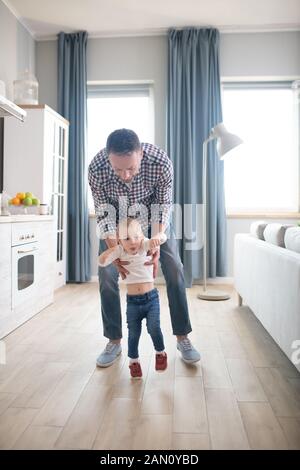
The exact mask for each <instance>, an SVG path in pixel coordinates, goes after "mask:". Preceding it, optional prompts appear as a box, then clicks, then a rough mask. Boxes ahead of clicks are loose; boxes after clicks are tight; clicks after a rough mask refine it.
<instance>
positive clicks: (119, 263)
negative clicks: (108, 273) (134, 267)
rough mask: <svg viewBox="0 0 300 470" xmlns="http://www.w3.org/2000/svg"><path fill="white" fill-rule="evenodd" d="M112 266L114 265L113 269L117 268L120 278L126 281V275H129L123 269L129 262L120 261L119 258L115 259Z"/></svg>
mask: <svg viewBox="0 0 300 470" xmlns="http://www.w3.org/2000/svg"><path fill="white" fill-rule="evenodd" d="M113 264H114V265H115V267H116V268H117V270H118V271H119V273H120V274H121V277H122V279H123V281H124V279H126V275H127V274H129V271H128V270H127V269H126V268H125V265H126V264H130V263H129V261H121V260H120V258H117V259H116V260H115V261H114V262H113Z"/></svg>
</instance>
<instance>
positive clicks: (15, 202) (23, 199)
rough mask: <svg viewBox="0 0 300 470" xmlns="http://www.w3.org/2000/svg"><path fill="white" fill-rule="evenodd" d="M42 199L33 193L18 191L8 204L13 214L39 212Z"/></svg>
mask: <svg viewBox="0 0 300 470" xmlns="http://www.w3.org/2000/svg"><path fill="white" fill-rule="evenodd" d="M39 205H40V200H39V199H38V198H37V197H35V196H34V195H33V194H32V193H30V192H27V193H17V194H16V195H15V196H14V197H13V198H11V199H9V201H8V206H9V211H10V213H11V214H13V215H14V214H15V215H17V214H24V215H25V214H37V213H38V208H39Z"/></svg>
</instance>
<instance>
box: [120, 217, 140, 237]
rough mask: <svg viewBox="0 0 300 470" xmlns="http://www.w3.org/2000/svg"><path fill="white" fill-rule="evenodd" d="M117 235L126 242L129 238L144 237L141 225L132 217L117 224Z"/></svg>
mask: <svg viewBox="0 0 300 470" xmlns="http://www.w3.org/2000/svg"><path fill="white" fill-rule="evenodd" d="M117 235H118V238H120V239H121V240H126V239H127V238H128V237H129V236H130V237H136V236H140V237H143V236H144V234H143V230H142V227H141V224H140V223H139V221H138V220H137V219H134V218H133V217H127V218H124V219H122V220H121V221H120V222H119V225H118V229H117Z"/></svg>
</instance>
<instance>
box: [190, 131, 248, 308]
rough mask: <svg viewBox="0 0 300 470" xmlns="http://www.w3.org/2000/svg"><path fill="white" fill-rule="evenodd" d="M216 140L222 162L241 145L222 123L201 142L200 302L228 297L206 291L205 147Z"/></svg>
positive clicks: (223, 294) (225, 294) (210, 290)
mask: <svg viewBox="0 0 300 470" xmlns="http://www.w3.org/2000/svg"><path fill="white" fill-rule="evenodd" d="M214 139H217V153H218V156H219V158H220V160H223V158H224V156H225V154H227V153H228V152H229V151H230V150H232V149H233V148H234V147H236V146H237V145H240V144H242V143H243V141H242V139H240V138H239V137H238V136H237V135H235V134H231V133H230V132H228V131H227V129H226V127H225V126H224V124H223V123H219V124H217V125H216V126H215V127H213V128H212V130H211V131H210V134H209V136H208V138H207V139H206V140H205V141H204V142H203V173H202V191H203V193H202V194H203V197H202V200H203V289H202V291H201V292H200V294H198V296H197V297H198V298H199V299H202V300H227V299H229V298H230V295H229V294H227V292H221V291H219V290H216V289H215V290H212V289H207V286H206V277H207V253H206V251H207V250H206V208H207V202H206V199H207V194H206V192H207V190H206V188H207V145H208V142H210V141H212V140H214Z"/></svg>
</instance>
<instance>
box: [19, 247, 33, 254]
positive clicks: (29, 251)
mask: <svg viewBox="0 0 300 470" xmlns="http://www.w3.org/2000/svg"><path fill="white" fill-rule="evenodd" d="M36 250H37V248H32V249H31V250H18V253H31V252H32V251H36Z"/></svg>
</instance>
